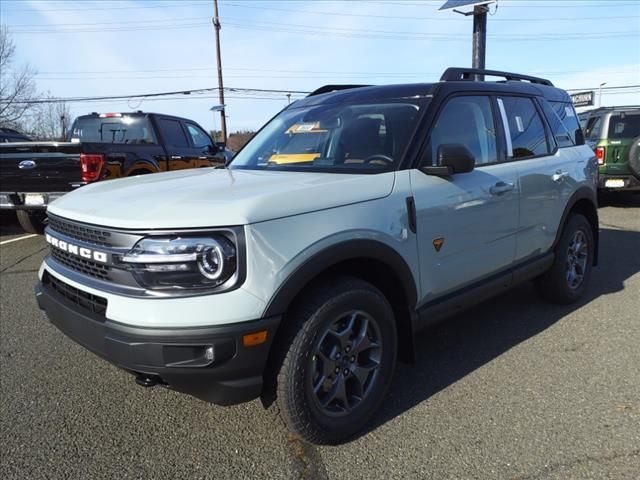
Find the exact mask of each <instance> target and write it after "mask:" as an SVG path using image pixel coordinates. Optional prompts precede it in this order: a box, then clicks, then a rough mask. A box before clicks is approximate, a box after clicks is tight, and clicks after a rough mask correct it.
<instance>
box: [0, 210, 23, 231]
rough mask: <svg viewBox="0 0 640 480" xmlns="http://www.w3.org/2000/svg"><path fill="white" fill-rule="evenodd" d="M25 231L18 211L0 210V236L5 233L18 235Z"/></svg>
mask: <svg viewBox="0 0 640 480" xmlns="http://www.w3.org/2000/svg"><path fill="white" fill-rule="evenodd" d="M20 233H24V230H22V227H20V225H19V224H18V219H17V218H16V212H13V211H0V237H2V236H5V235H18V234H20Z"/></svg>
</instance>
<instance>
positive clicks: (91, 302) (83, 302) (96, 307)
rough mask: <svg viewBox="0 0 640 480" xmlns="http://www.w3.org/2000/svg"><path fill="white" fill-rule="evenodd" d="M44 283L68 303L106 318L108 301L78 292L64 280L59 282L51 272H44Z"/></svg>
mask: <svg viewBox="0 0 640 480" xmlns="http://www.w3.org/2000/svg"><path fill="white" fill-rule="evenodd" d="M42 283H44V284H45V285H47V286H49V287H51V289H52V290H53V291H55V292H56V293H57V294H58V295H59V296H61V297H63V298H64V299H66V300H67V301H69V302H71V303H73V304H75V305H77V306H79V307H80V308H83V309H85V310H88V311H89V312H91V313H94V314H96V315H98V316H100V317H105V316H106V312H107V299H106V298H103V297H99V296H98V295H93V294H91V293H87V292H83V291H82V290H78V289H77V288H75V287H72V286H71V285H68V284H66V283H65V282H63V281H62V280H58V279H57V278H56V277H54V276H53V275H50V274H49V272H46V271H45V272H44V275H43V277H42Z"/></svg>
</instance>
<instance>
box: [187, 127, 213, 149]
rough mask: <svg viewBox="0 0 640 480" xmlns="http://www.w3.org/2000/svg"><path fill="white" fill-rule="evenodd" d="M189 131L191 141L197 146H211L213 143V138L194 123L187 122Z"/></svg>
mask: <svg viewBox="0 0 640 480" xmlns="http://www.w3.org/2000/svg"><path fill="white" fill-rule="evenodd" d="M185 125H186V126H187V131H188V132H189V136H190V137H191V142H192V143H193V146H194V147H195V148H204V147H211V146H213V143H212V142H211V138H210V137H209V135H207V134H206V133H205V132H204V131H203V130H202V129H201V128H199V127H197V126H195V125H193V124H192V123H186V124H185Z"/></svg>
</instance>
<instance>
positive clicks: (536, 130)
mask: <svg viewBox="0 0 640 480" xmlns="http://www.w3.org/2000/svg"><path fill="white" fill-rule="evenodd" d="M498 105H499V107H500V113H501V114H502V115H503V116H504V117H506V118H503V121H504V122H505V124H506V125H505V127H506V129H507V130H508V131H507V132H505V133H506V134H507V136H508V138H507V154H508V155H509V156H510V157H511V158H526V157H535V156H538V155H546V154H548V153H549V152H550V150H549V145H548V142H547V136H546V132H545V129H544V124H543V123H542V119H541V118H540V115H539V114H538V110H537V109H536V107H535V104H534V103H533V100H532V99H531V98H527V97H501V98H499V99H498Z"/></svg>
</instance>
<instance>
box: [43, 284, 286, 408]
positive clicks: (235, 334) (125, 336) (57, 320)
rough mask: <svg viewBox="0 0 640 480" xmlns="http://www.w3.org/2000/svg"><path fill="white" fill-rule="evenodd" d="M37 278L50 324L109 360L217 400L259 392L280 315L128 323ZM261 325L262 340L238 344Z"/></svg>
mask: <svg viewBox="0 0 640 480" xmlns="http://www.w3.org/2000/svg"><path fill="white" fill-rule="evenodd" d="M43 280H44V281H43V282H40V283H38V285H37V286H36V298H37V300H38V306H39V307H40V309H42V310H44V312H45V313H46V314H47V317H48V318H49V320H50V321H51V323H53V324H54V325H55V326H56V327H57V328H58V329H59V330H61V331H62V332H63V333H64V334H65V335H67V336H68V337H70V338H71V339H72V340H74V341H75V342H77V343H79V344H80V345H82V346H83V347H85V348H87V349H88V350H90V351H92V352H93V353H95V354H96V355H98V356H100V357H102V358H104V359H105V360H107V361H109V362H111V363H113V364H114V365H116V366H118V367H120V368H122V369H124V370H126V371H128V372H130V373H133V374H136V375H137V376H138V377H139V378H150V379H153V380H154V382H157V383H158V384H161V385H165V386H167V387H169V388H171V389H173V390H176V391H179V392H183V393H187V394H189V395H193V396H194V397H197V398H200V399H202V400H205V401H208V402H212V403H216V404H219V405H232V404H235V403H241V402H245V401H249V400H252V399H254V398H257V397H258V396H259V395H260V393H261V391H262V375H263V370H264V366H265V364H266V361H267V357H268V354H269V349H270V346H271V342H272V340H273V338H274V335H275V332H276V330H277V328H278V325H279V322H280V317H272V318H267V319H262V320H256V321H251V322H242V323H236V324H229V325H219V326H212V327H192V328H140V327H132V326H129V325H124V324H121V323H118V322H114V321H112V320H109V319H108V318H106V317H105V316H104V314H98V313H95V311H91V310H90V309H88V308H86V305H87V304H88V303H89V302H90V301H91V300H90V299H89V297H82V298H81V299H80V301H78V302H77V303H75V302H72V301H71V300H69V299H68V298H67V297H65V296H63V295H61V294H60V293H59V290H56V288H54V287H53V284H51V283H48V282H47V279H46V277H45V278H44V279H43ZM57 288H59V287H57ZM72 288H73V287H72ZM92 297H93V296H92ZM83 305H84V306H83ZM94 310H95V309H94ZM185 314H188V312H185ZM263 330H266V331H267V340H266V341H265V342H264V343H262V344H259V345H256V346H248V347H245V346H243V340H242V337H243V336H244V335H246V334H251V333H255V332H258V331H263ZM211 347H212V348H213V355H211V350H210V348H211Z"/></svg>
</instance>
